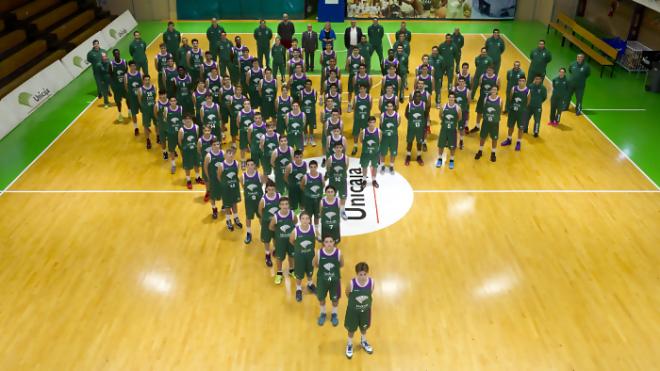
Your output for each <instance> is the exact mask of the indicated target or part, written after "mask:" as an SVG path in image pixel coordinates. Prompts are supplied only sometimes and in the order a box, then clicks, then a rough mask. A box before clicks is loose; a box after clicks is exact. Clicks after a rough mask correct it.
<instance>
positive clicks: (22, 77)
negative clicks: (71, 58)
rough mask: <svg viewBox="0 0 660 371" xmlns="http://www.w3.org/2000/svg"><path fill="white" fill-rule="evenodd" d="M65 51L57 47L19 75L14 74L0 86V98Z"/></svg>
mask: <svg viewBox="0 0 660 371" xmlns="http://www.w3.org/2000/svg"><path fill="white" fill-rule="evenodd" d="M66 53H67V51H66V50H64V49H59V50H56V51H54V52H53V53H51V54H49V55H48V56H47V57H45V58H43V59H41V60H39V62H37V64H35V65H33V66H32V67H30V68H29V69H28V70H26V71H25V72H23V73H21V74H20V75H18V76H16V77H15V78H13V79H12V80H11V81H10V82H8V83H7V84H4V85H2V86H1V87H0V98H2V97H4V96H5V95H7V94H9V93H11V91H12V90H14V89H16V88H17V87H19V86H20V85H21V84H22V83H24V82H25V81H27V80H28V79H30V77H32V76H34V75H36V74H37V72H39V71H41V70H43V69H44V68H46V67H48V66H49V65H50V64H51V63H53V62H55V61H57V60H58V59H61V58H62V57H64V56H65V55H66Z"/></svg>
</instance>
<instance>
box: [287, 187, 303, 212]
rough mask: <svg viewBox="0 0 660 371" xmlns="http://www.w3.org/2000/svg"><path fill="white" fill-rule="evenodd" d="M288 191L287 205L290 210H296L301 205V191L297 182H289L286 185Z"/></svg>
mask: <svg viewBox="0 0 660 371" xmlns="http://www.w3.org/2000/svg"><path fill="white" fill-rule="evenodd" d="M287 189H288V191H289V206H290V208H291V210H296V209H298V208H299V207H302V198H303V191H302V189H300V186H299V185H298V184H290V185H288V186H287Z"/></svg>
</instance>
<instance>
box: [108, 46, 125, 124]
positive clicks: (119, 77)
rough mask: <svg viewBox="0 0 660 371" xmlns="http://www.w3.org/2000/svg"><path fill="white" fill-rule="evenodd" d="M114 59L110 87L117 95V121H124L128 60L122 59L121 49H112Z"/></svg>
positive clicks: (114, 94)
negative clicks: (125, 80) (123, 100)
mask: <svg viewBox="0 0 660 371" xmlns="http://www.w3.org/2000/svg"><path fill="white" fill-rule="evenodd" d="M112 56H113V57H114V58H113V60H111V61H110V88H112V95H113V96H114V97H115V105H116V106H117V112H118V114H119V116H118V117H117V122H124V116H122V114H121V100H122V99H124V98H126V85H125V84H124V79H126V71H128V65H127V64H126V60H124V59H122V58H121V56H120V54H119V49H114V50H112Z"/></svg>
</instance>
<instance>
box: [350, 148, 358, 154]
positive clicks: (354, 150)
mask: <svg viewBox="0 0 660 371" xmlns="http://www.w3.org/2000/svg"><path fill="white" fill-rule="evenodd" d="M356 154H357V147H353V150H352V151H351V156H355V155H356Z"/></svg>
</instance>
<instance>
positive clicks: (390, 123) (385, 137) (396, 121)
mask: <svg viewBox="0 0 660 371" xmlns="http://www.w3.org/2000/svg"><path fill="white" fill-rule="evenodd" d="M385 107H386V108H385V112H383V113H381V114H380V131H381V132H382V133H383V134H382V140H381V142H380V161H381V163H382V164H383V165H382V167H381V168H380V172H381V174H384V173H385V157H386V156H387V154H388V153H389V154H390V166H389V168H390V174H394V160H395V159H396V155H397V153H398V147H399V126H400V125H401V118H400V117H399V113H398V112H396V111H395V110H394V103H392V102H387V104H386V105H385Z"/></svg>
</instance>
